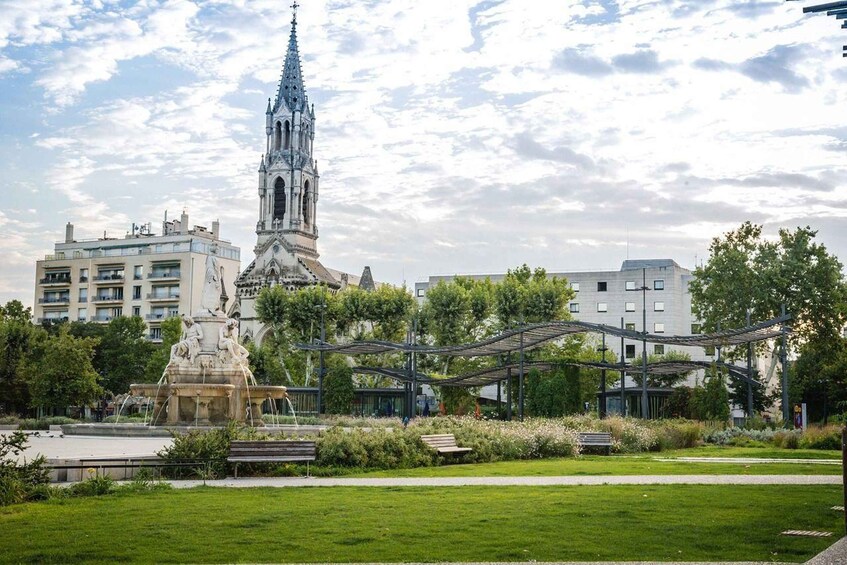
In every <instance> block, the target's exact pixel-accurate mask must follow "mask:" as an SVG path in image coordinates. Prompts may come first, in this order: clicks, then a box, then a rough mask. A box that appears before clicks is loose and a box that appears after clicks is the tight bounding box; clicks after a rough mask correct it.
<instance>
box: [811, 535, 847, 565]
mask: <svg viewBox="0 0 847 565" xmlns="http://www.w3.org/2000/svg"><path fill="white" fill-rule="evenodd" d="M805 565H847V537H843V538H841V539H840V540H838V541H837V542H835V543H834V544H832V545H831V546H829V547H828V548H826V549H824V550H823V551H821V552H820V553H818V554H817V555H815V556H814V557H812V558H811V559H809V560H808V561H806V563H805Z"/></svg>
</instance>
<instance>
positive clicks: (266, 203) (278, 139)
mask: <svg viewBox="0 0 847 565" xmlns="http://www.w3.org/2000/svg"><path fill="white" fill-rule="evenodd" d="M292 7H293V8H294V16H293V17H292V19H291V34H290V35H289V37H288V50H287V51H286V54H285V63H284V66H283V69H282V77H281V78H280V79H279V87H278V89H277V93H276V98H275V99H274V100H273V103H271V99H268V108H267V110H266V112H265V138H266V139H265V154H264V155H262V160H261V163H260V164H259V221H258V223H257V224H256V234H257V235H258V241H257V246H258V247H261V246H262V245H263V244H264V243H266V242H267V241H269V240H271V239H275V238H278V237H280V236H281V237H282V239H284V240H285V242H286V243H287V244H288V245H289V246H290V247H291V248H292V249H296V250H297V251H298V252H299V253H302V254H303V255H307V256H309V257H311V258H313V259H317V258H318V251H317V245H316V242H317V238H318V228H317V224H316V212H317V202H318V179H319V176H318V170H317V165H316V163H315V160H314V156H313V152H312V149H313V146H312V143H313V141H314V138H315V108H314V105H312V106H309V98H308V96H306V88H305V86H304V85H303V72H302V69H301V65H300V53H299V51H298V48H297V11H296V10H297V3H296V2H295V4H294V5H293V6H292Z"/></svg>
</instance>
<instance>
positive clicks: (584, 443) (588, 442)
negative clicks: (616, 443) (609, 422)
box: [579, 432, 612, 455]
mask: <svg viewBox="0 0 847 565" xmlns="http://www.w3.org/2000/svg"><path fill="white" fill-rule="evenodd" d="M579 445H580V447H603V448H605V449H606V455H609V453H611V451H612V434H610V433H608V432H579Z"/></svg>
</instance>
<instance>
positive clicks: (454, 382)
mask: <svg viewBox="0 0 847 565" xmlns="http://www.w3.org/2000/svg"><path fill="white" fill-rule="evenodd" d="M712 365H715V366H716V367H717V368H719V369H726V370H727V372H728V373H729V375H730V377H732V378H734V379H738V380H741V381H743V382H745V383H750V384H752V385H754V386H757V387H761V386H763V385H762V383H760V382H758V381H756V380H754V379H751V378H749V377H748V376H747V374H746V370H745V369H744V368H742V367H736V366H735V365H729V364H726V363H714V364H713V363H709V362H707V361H656V362H654V363H648V364H647V373H648V374H650V375H674V374H679V373H687V372H689V371H699V370H702V369H708V368H710V367H711V366H712ZM561 366H570V367H584V368H588V369H606V370H609V371H617V372H625V373H630V374H640V373H641V372H642V366H641V365H636V364H626V365H621V364H614V363H601V362H594V361H529V362H526V363H524V364H523V369H524V373H526V372H527V371H530V370H532V369H535V370H537V371H541V372H546V371H552V370H553V369H555V368H557V367H561ZM519 371H520V365H519V364H517V363H513V364H511V365H501V366H497V367H490V368H488V369H481V370H479V371H472V372H469V373H464V374H462V375H458V376H455V377H449V378H446V379H440V378H433V377H430V376H429V375H425V374H422V373H418V374H417V378H416V379H415V381H416V382H418V383H419V384H428V385H436V386H452V387H478V386H485V385H490V384H494V383H496V382H498V381H502V380H504V379H506V378H507V377H508V376H509V373H510V372H511V375H512V376H513V377H517V376H518V372H519ZM353 372H354V373H358V374H366V375H380V376H383V377H388V378H391V379H394V380H396V381H398V382H411V381H412V378H411V375H410V374H409V373H407V372H405V371H401V370H397V369H386V368H383V367H355V368H354V369H353Z"/></svg>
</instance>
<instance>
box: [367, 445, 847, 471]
mask: <svg viewBox="0 0 847 565" xmlns="http://www.w3.org/2000/svg"><path fill="white" fill-rule="evenodd" d="M685 451H686V452H690V451H692V450H685ZM692 455H693V454H692ZM665 456H667V455H666V454H665V453H661V454H651V455H638V456H625V455H624V456H620V455H612V456H608V457H607V456H603V455H585V456H582V457H578V458H573V457H565V458H560V459H533V460H528V461H499V462H497V463H475V464H465V465H463V464H455V465H443V466H440V467H418V468H415V469H396V470H391V471H372V472H368V473H362V474H358V475H352V476H359V477H507V476H528V477H531V476H545V477H551V476H573V475H840V474H841V466H840V465H814V464H805V463H755V464H740V463H690V462H684V461H657V460H656V459H655V457H665ZM680 456H681V455H680Z"/></svg>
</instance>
